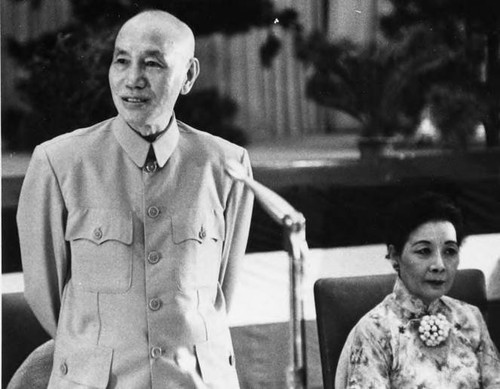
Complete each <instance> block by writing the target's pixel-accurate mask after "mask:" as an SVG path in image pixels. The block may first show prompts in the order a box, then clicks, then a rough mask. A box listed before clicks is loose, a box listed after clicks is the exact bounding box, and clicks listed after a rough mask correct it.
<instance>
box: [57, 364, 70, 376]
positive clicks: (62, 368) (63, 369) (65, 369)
mask: <svg viewBox="0 0 500 389" xmlns="http://www.w3.org/2000/svg"><path fill="white" fill-rule="evenodd" d="M59 371H60V372H61V374H62V375H66V374H68V365H66V362H63V363H61V364H60V365H59Z"/></svg>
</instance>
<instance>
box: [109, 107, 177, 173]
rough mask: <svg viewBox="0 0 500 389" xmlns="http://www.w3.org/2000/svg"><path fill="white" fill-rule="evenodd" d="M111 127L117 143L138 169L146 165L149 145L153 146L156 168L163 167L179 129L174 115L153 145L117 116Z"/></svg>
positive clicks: (171, 152) (170, 153) (172, 148)
mask: <svg viewBox="0 0 500 389" xmlns="http://www.w3.org/2000/svg"><path fill="white" fill-rule="evenodd" d="M111 126H112V129H113V133H114V135H115V137H116V139H117V140H118V143H119V144H120V145H121V147H122V148H123V149H124V150H125V152H126V153H127V154H128V156H129V157H130V158H131V159H132V161H134V163H135V164H136V165H137V166H138V167H140V168H142V167H143V166H144V164H145V163H146V157H147V155H148V151H149V147H150V145H153V149H154V151H155V155H156V161H157V162H158V166H160V167H163V166H165V164H166V163H167V161H168V159H169V158H170V156H171V155H172V154H173V152H174V150H175V148H176V147H177V144H178V142H179V128H178V127H177V120H176V119H175V116H174V115H172V118H171V119H170V123H169V125H168V127H167V129H166V130H165V131H164V132H163V133H162V134H161V135H160V136H159V137H158V138H156V139H155V141H154V142H153V143H150V142H148V141H147V140H145V139H144V138H143V137H141V136H140V135H139V134H138V133H137V132H135V131H134V130H133V129H132V128H131V127H130V126H129V125H128V124H127V123H126V122H125V121H124V120H123V118H122V117H121V116H119V115H118V116H117V117H116V118H115V119H114V120H113V123H112V125H111Z"/></svg>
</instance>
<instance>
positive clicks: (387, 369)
mask: <svg viewBox="0 0 500 389" xmlns="http://www.w3.org/2000/svg"><path fill="white" fill-rule="evenodd" d="M438 313H442V314H443V315H444V316H446V319H447V321H448V322H449V323H450V324H451V330H450V332H449V334H448V337H447V338H446V340H445V341H444V343H442V344H441V345H439V346H435V347H430V346H426V345H424V343H423V341H422V340H421V339H420V333H419V331H418V328H419V324H420V318H421V317H423V316H424V315H426V314H429V315H437V314H438ZM342 367H346V371H344V370H343V368H342ZM343 374H346V376H345V377H341V376H342V375H343ZM336 382H337V384H338V387H340V388H345V387H347V388H349V389H355V388H373V389H375V388H376V389H381V388H394V389H396V388H397V389H405V388H408V389H409V388H412V389H413V388H418V389H459V388H460V389H465V388H467V389H475V388H488V389H491V388H500V359H499V355H498V351H497V350H496V348H495V346H494V344H493V342H492V341H491V338H490V336H489V333H488V330H487V328H486V325H485V322H484V320H483V317H482V315H481V312H480V311H479V309H477V307H475V306H472V305H469V304H466V303H464V302H462V301H459V300H455V299H452V298H450V297H447V296H443V297H442V298H441V299H439V300H436V301H435V302H433V303H432V304H431V305H430V306H429V307H428V309H426V307H425V306H424V304H423V303H422V301H421V300H419V299H417V298H415V297H413V296H412V295H410V293H409V292H408V291H407V289H406V288H405V286H404V285H403V283H402V282H401V280H400V279H399V278H398V280H397V281H396V285H395V287H394V291H393V293H391V294H390V295H388V296H387V297H386V298H385V299H384V301H383V302H382V303H380V304H379V305H378V306H376V307H375V308H374V309H373V310H371V311H370V312H369V313H367V314H366V315H365V316H364V317H363V318H362V319H361V320H360V321H359V322H358V324H357V325H356V326H355V327H354V329H353V330H352V331H351V333H350V334H349V337H348V339H347V342H346V345H345V346H344V350H343V351H342V355H341V359H340V361H339V368H338V371H337V378H336ZM344 382H345V385H342V384H341V383H344Z"/></svg>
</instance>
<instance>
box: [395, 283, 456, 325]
mask: <svg viewBox="0 0 500 389" xmlns="http://www.w3.org/2000/svg"><path fill="white" fill-rule="evenodd" d="M393 293H394V296H395V298H396V302H397V303H398V304H399V305H400V306H401V307H402V308H403V309H404V310H406V311H408V312H410V313H411V314H413V315H414V316H416V317H420V316H423V315H428V314H431V315H433V314H436V313H438V312H441V311H443V309H446V306H447V305H446V303H445V301H444V299H443V298H439V299H437V300H435V301H433V302H432V303H431V304H430V305H429V306H428V307H427V306H426V305H425V304H424V302H423V301H422V300H420V299H419V298H418V297H415V296H414V295H412V294H411V293H410V292H409V291H408V289H407V288H406V286H405V285H404V283H403V281H402V280H401V278H399V277H397V279H396V283H395V285H394V290H393Z"/></svg>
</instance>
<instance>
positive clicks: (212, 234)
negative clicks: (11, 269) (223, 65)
mask: <svg viewBox="0 0 500 389" xmlns="http://www.w3.org/2000/svg"><path fill="white" fill-rule="evenodd" d="M198 74H199V63H198V60H197V59H196V58H194V37H193V34H192V32H191V30H190V29H189V27H188V26H186V25H185V24H184V23H182V22H181V21H179V20H178V19H177V18H175V17H174V16H172V15H170V14H168V13H166V12H162V11H146V12H143V13H140V14H138V15H136V16H135V17H133V18H132V19H130V20H129V21H127V22H126V23H125V24H124V25H123V27H122V28H121V30H120V31H119V33H118V36H117V38H116V42H115V50H114V55H113V61H112V63H111V66H110V69H109V83H110V86H111V92H112V96H113V101H114V104H115V106H116V108H117V110H118V116H117V117H114V118H112V119H109V120H106V121H104V122H102V123H99V124H96V125H94V126H92V127H89V128H84V129H79V130H76V131H74V132H71V133H68V134H65V135H62V136H59V137H57V138H55V139H52V140H50V141H48V142H45V143H43V144H42V145H40V146H38V147H37V148H36V149H35V151H34V153H33V157H32V161H31V164H30V167H29V169H28V172H27V174H26V178H25V181H24V184H23V189H22V193H21V197H20V201H19V210H18V216H17V218H18V226H19V235H20V241H21V252H22V260H23V269H24V277H25V295H26V298H27V300H28V302H29V304H30V306H31V307H32V309H33V311H34V313H35V315H36V316H37V318H38V320H39V321H40V323H41V324H42V325H43V327H44V328H45V329H46V330H47V332H48V333H49V334H50V335H51V336H52V337H54V338H55V353H54V364H53V370H52V373H51V377H50V384H49V388H90V387H92V388H137V389H144V388H178V387H179V388H180V387H186V386H185V385H187V382H188V381H189V380H187V379H186V377H187V376H188V375H186V374H185V373H186V371H185V369H181V368H179V365H178V364H177V363H176V362H177V361H178V357H179V355H178V354H177V351H178V350H179V349H181V350H184V351H185V350H187V351H188V356H189V357H190V358H191V359H192V360H193V361H194V362H193V366H195V368H196V369H197V371H198V373H199V374H200V376H201V378H202V380H203V381H204V382H205V384H207V385H208V386H210V387H212V388H231V389H233V388H237V387H238V379H237V376H236V370H235V360H234V355H233V349H232V343H231V338H230V333H229V328H228V323H227V317H226V316H227V315H226V307H227V305H228V301H226V297H229V296H230V295H231V290H232V288H233V286H234V273H235V271H236V270H237V267H238V262H239V261H240V259H241V257H242V256H243V254H244V251H245V246H246V240H247V237H248V229H249V224H250V217H251V208H252V201H253V198H252V196H251V194H250V193H249V192H248V191H246V190H245V189H244V188H243V187H242V184H240V183H236V182H234V181H232V180H231V179H230V178H229V177H228V176H227V175H226V174H225V173H224V166H225V162H226V161H227V160H237V161H239V162H240V163H242V164H243V165H244V166H246V168H247V171H248V173H249V174H251V170H250V164H249V159H248V155H247V153H246V151H245V150H244V149H242V148H240V147H238V146H236V145H233V144H231V143H229V142H227V141H224V140H222V139H220V138H217V137H214V136H212V135H209V134H207V133H203V132H200V131H197V130H195V129H193V128H191V127H189V126H187V125H186V124H184V123H182V122H180V121H178V120H176V118H175V115H174V112H173V108H174V105H175V102H176V100H177V97H178V96H179V94H186V93H188V92H189V91H190V89H191V88H192V86H193V83H194V81H195V80H196V78H197V76H198ZM182 358H183V359H184V360H186V355H185V353H184V352H183V357H182ZM188 359H189V358H188Z"/></svg>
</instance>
